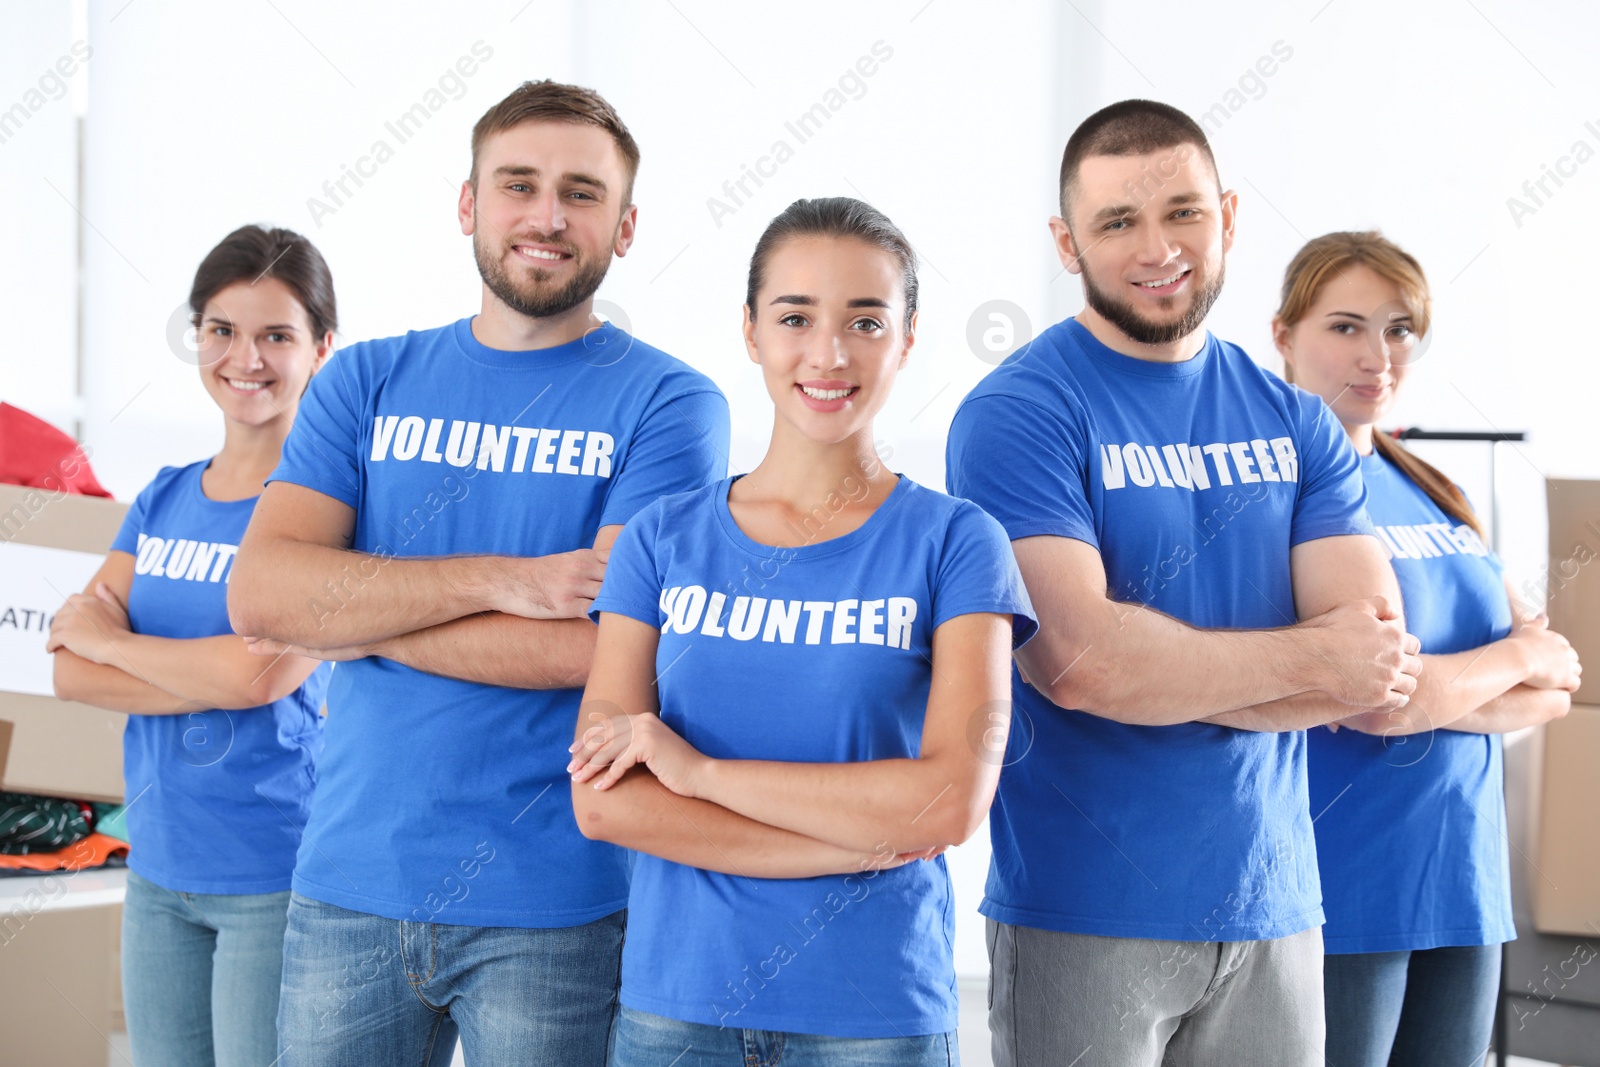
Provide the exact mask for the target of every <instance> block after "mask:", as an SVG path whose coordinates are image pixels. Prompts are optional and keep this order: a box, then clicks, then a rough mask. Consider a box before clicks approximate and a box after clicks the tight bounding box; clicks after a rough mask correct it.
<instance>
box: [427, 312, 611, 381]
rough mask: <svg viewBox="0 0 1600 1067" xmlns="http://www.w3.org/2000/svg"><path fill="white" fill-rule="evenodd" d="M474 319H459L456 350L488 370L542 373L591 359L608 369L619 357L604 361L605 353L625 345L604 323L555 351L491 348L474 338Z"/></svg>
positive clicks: (607, 357)
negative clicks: (536, 371) (534, 371)
mask: <svg viewBox="0 0 1600 1067" xmlns="http://www.w3.org/2000/svg"><path fill="white" fill-rule="evenodd" d="M474 318H476V316H474V315H468V316H467V317H466V318H463V319H457V320H456V324H455V328H454V329H453V330H451V335H452V336H453V337H454V338H455V342H456V347H457V348H458V349H459V350H460V351H461V354H462V355H463V356H465V357H466V358H467V359H469V360H471V361H472V362H473V363H481V364H483V365H484V366H489V367H499V368H502V369H506V370H541V369H545V368H549V367H559V366H564V365H566V364H568V363H576V362H577V361H578V360H580V359H586V358H587V359H590V360H592V361H593V362H594V363H595V364H596V365H597V366H604V365H606V364H608V363H612V362H615V357H613V356H609V355H608V356H606V358H604V359H601V358H600V356H601V354H602V352H604V351H605V350H608V349H610V348H612V346H614V345H619V344H621V342H622V340H623V337H624V334H623V333H622V331H621V330H619V329H617V327H616V326H614V325H612V324H611V323H610V322H605V321H602V322H601V323H600V325H599V327H597V328H596V329H593V330H590V331H589V332H588V333H586V334H584V335H583V336H582V337H580V338H578V339H577V340H575V341H568V342H567V343H566V344H563V345H555V346H553V347H551V348H529V349H518V350H511V349H504V348H490V347H489V346H488V345H486V344H484V343H483V342H482V341H480V340H478V339H477V338H476V337H474V336H473V335H472V320H473V319H474Z"/></svg>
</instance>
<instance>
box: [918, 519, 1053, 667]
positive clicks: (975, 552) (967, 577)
mask: <svg viewBox="0 0 1600 1067" xmlns="http://www.w3.org/2000/svg"><path fill="white" fill-rule="evenodd" d="M978 612H994V613H996V614H999V615H1010V616H1011V646H1012V647H1013V648H1017V647H1020V646H1021V645H1022V644H1024V643H1025V642H1026V641H1027V640H1028V639H1029V638H1030V637H1032V636H1033V635H1034V633H1035V632H1036V631H1037V630H1038V629H1039V624H1038V620H1036V619H1035V618H1034V615H1033V604H1032V603H1031V602H1030V601H1029V600H1028V590H1027V589H1026V587H1024V586H1023V584H1022V572H1021V571H1019V570H1018V569H1017V558H1016V556H1015V555H1013V554H1012V552H1011V542H1010V541H1009V540H1008V539H1007V538H1006V532H1005V530H1004V529H1003V528H1002V527H1001V525H1000V524H999V523H998V522H996V521H995V520H994V518H993V517H992V516H990V515H988V514H985V512H984V511H983V509H982V508H980V507H978V506H977V505H976V504H972V503H969V502H965V501H963V502H962V504H961V506H960V507H958V508H957V509H956V512H955V514H954V515H952V516H951V517H950V525H949V526H948V527H947V528H946V530H945V539H944V550H943V551H942V552H941V553H940V555H939V569H938V573H937V575H936V576H935V581H934V591H933V628H934V629H935V630H937V629H938V628H939V627H940V626H943V625H944V624H945V623H946V622H948V621H949V620H951V619H953V618H955V617H956V616H958V615H971V614H975V613H978Z"/></svg>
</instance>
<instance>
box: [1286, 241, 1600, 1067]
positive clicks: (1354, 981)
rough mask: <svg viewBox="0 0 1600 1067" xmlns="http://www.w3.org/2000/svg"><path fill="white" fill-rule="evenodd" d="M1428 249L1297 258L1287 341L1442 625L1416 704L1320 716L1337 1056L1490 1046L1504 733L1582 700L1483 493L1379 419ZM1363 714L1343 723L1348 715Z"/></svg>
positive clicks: (1418, 630)
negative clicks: (1487, 520) (1492, 523)
mask: <svg viewBox="0 0 1600 1067" xmlns="http://www.w3.org/2000/svg"><path fill="white" fill-rule="evenodd" d="M1430 313H1431V302H1430V299H1429V293H1428V283H1427V279H1426V278H1425V277H1424V276H1423V273H1422V268H1421V267H1420V266H1419V265H1418V263H1417V261H1416V260H1415V259H1413V258H1412V257H1411V256H1410V255H1408V254H1406V253H1405V252H1404V251H1402V250H1401V249H1400V248H1398V247H1397V246H1396V245H1394V244H1393V243H1392V242H1390V241H1388V240H1387V239H1385V238H1384V237H1382V236H1381V235H1379V234H1377V233H1375V232H1368V233H1330V234H1326V235H1324V236H1322V237H1318V238H1317V239H1315V240H1313V241H1311V242H1309V243H1308V244H1307V245H1306V246H1305V247H1304V248H1302V249H1301V250H1300V252H1299V253H1298V254H1297V255H1296V256H1295V258H1294V260H1293V261H1292V262H1291V263H1290V264H1289V268H1288V271H1287V274H1286V276H1285V278H1284V283H1283V294H1282V301H1281V304H1280V306H1279V308H1278V312H1277V315H1276V316H1275V317H1274V319H1273V339H1274V341H1275V343H1276V344H1277V347H1278V351H1279V352H1280V353H1281V354H1282V356H1283V359H1284V364H1285V371H1286V374H1285V376H1286V377H1287V378H1288V379H1289V380H1290V381H1292V382H1294V383H1296V384H1297V385H1300V386H1301V387H1303V388H1304V389H1306V390H1308V391H1309V392H1312V393H1316V394H1318V395H1320V396H1321V397H1322V398H1323V399H1324V400H1325V401H1326V402H1327V403H1328V406H1329V407H1330V408H1331V409H1332V410H1333V413H1334V414H1335V415H1336V416H1337V417H1338V419H1339V421H1340V422H1341V423H1342V424H1343V425H1344V428H1345V431H1346V432H1347V433H1348V434H1349V436H1350V440H1351V443H1352V444H1354V445H1355V448H1356V451H1357V452H1359V453H1360V454H1361V457H1362V458H1361V467H1362V477H1363V479H1364V481H1365V483H1366V488H1367V510H1368V513H1369V514H1370V515H1371V517H1372V521H1373V524H1374V526H1375V527H1376V530H1377V535H1378V539H1379V540H1380V541H1381V542H1382V543H1383V545H1384V548H1385V550H1386V551H1387V552H1388V554H1389V556H1390V558H1391V561H1392V563H1393V566H1394V569H1395V574H1396V576H1397V577H1398V579H1399V582H1400V588H1401V592H1402V595H1403V596H1404V599H1405V613H1406V625H1407V629H1409V630H1410V631H1411V632H1412V633H1414V634H1416V635H1417V637H1418V638H1420V639H1421V641H1422V653H1423V655H1422V661H1423V665H1424V666H1423V670H1422V673H1421V674H1420V675H1419V677H1418V684H1417V691H1416V693H1415V694H1414V695H1413V696H1412V699H1411V702H1410V703H1409V704H1408V705H1407V706H1406V707H1405V708H1404V709H1403V710H1402V711H1397V712H1392V713H1383V712H1374V713H1369V714H1367V715H1362V716H1356V717H1354V718H1351V719H1347V720H1345V721H1344V722H1342V723H1338V724H1334V725H1331V726H1329V727H1328V728H1326V729H1323V728H1318V729H1314V730H1311V731H1309V732H1308V742H1309V749H1308V763H1309V767H1310V801H1311V811H1312V812H1313V814H1314V815H1315V816H1316V823H1315V824H1316V836H1317V861H1318V866H1319V868H1320V871H1321V878H1322V893H1323V908H1324V910H1325V911H1326V913H1327V923H1326V925H1325V926H1324V927H1323V942H1324V946H1325V952H1326V956H1325V960H1324V969H1323V973H1324V984H1325V996H1326V1009H1325V1010H1326V1015H1327V1025H1328V1037H1327V1059H1328V1062H1329V1063H1337V1064H1339V1065H1340V1067H1368V1065H1375V1067H1382V1065H1383V1064H1387V1063H1390V1062H1394V1063H1404V1064H1407V1065H1413V1067H1427V1065H1430V1064H1439V1065H1441V1067H1443V1065H1446V1064H1448V1065H1450V1067H1462V1065H1465V1064H1469V1063H1476V1062H1478V1061H1479V1059H1481V1057H1482V1055H1483V1053H1484V1050H1485V1049H1486V1048H1487V1046H1488V1042H1489V1031H1490V1027H1491V1024H1492V1022H1493V1016H1494V1005H1495V995H1496V991H1497V989H1498V987H1499V971H1500V949H1499V946H1500V943H1501V942H1503V941H1508V940H1510V939H1512V938H1513V937H1515V936H1516V930H1515V927H1514V925H1513V923H1512V917H1511V894H1510V868H1509V863H1508V861H1507V857H1506V851H1505V848H1506V844H1505V843H1506V827H1505V821H1506V820H1505V800H1504V796H1503V794H1502V788H1501V783H1502V766H1501V743H1500V735H1501V734H1503V733H1506V732H1509V731H1511V730H1517V729H1520V728H1522V727H1525V726H1531V725H1534V724H1537V723H1541V722H1545V721H1548V720H1550V719H1554V718H1559V717H1560V716H1562V715H1564V714H1566V711H1567V708H1568V706H1569V704H1570V700H1571V691H1572V690H1574V689H1576V688H1577V686H1578V677H1579V671H1580V668H1579V665H1578V659H1577V655H1576V654H1575V653H1574V652H1573V650H1572V647H1571V646H1570V645H1569V644H1568V643H1567V641H1566V640H1565V639H1564V638H1563V637H1561V636H1560V635H1559V634H1556V633H1554V632H1552V631H1551V630H1550V629H1549V628H1548V624H1547V621H1546V619H1545V617H1544V616H1543V615H1537V614H1532V613H1530V612H1528V611H1526V610H1522V609H1520V607H1519V609H1518V610H1517V611H1516V612H1513V606H1514V605H1515V604H1516V597H1515V594H1514V593H1513V592H1512V590H1511V587H1510V585H1509V584H1508V583H1507V582H1506V580H1505V576H1504V573H1503V570H1502V567H1501V564H1500V561H1499V559H1498V558H1496V556H1495V555H1494V554H1493V553H1492V552H1490V551H1489V549H1488V548H1487V547H1485V545H1484V542H1483V537H1482V532H1483V531H1482V528H1481V526H1480V525H1479V522H1478V519H1477V517H1476V516H1475V515H1474V514H1473V511H1472V508H1471V506H1470V505H1469V504H1468V502H1467V499H1466V497H1465V495H1464V494H1463V493H1462V492H1461V490H1460V489H1459V488H1458V487H1457V486H1456V485H1455V484H1454V483H1453V482H1451V481H1450V479H1449V478H1447V477H1446V476H1445V475H1444V474H1442V473H1440V472H1439V471H1438V470H1436V469H1435V468H1434V467H1432V466H1430V465H1429V464H1427V463H1425V462H1423V461H1422V460H1421V459H1419V458H1418V457H1417V456H1415V455H1413V454H1411V453H1410V452H1408V451H1407V450H1406V449H1405V448H1403V447H1402V446H1401V445H1400V444H1399V443H1398V442H1397V441H1396V440H1394V439H1393V438H1392V437H1389V436H1388V435H1386V434H1384V433H1381V432H1377V431H1376V430H1375V429H1374V427H1375V425H1376V423H1377V422H1378V420H1379V419H1381V418H1383V417H1384V416H1385V415H1386V414H1387V413H1388V411H1389V409H1390V407H1391V406H1392V405H1393V403H1394V399H1395V393H1396V390H1397V389H1398V388H1399V386H1400V384H1401V382H1402V381H1403V380H1404V378H1405V376H1406V374H1407V372H1408V369H1409V367H1410V366H1411V364H1412V363H1413V362H1414V361H1415V358H1416V356H1417V355H1418V354H1419V353H1420V351H1421V340H1422V338H1423V337H1424V336H1425V335H1426V334H1427V331H1428V325H1429V316H1430ZM1341 726H1342V727H1345V729H1340V727H1341Z"/></svg>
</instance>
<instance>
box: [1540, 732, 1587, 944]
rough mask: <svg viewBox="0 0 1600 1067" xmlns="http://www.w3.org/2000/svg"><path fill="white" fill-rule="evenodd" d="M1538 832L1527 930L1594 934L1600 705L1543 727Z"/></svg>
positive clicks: (1584, 934)
mask: <svg viewBox="0 0 1600 1067" xmlns="http://www.w3.org/2000/svg"><path fill="white" fill-rule="evenodd" d="M1543 764H1544V768H1543V781H1542V782H1541V783H1540V797H1539V826H1538V837H1537V839H1536V841H1535V849H1534V859H1533V870H1532V871H1531V872H1530V882H1531V883H1532V890H1533V891H1532V897H1533V925H1534V928H1535V929H1537V930H1539V931H1540V932H1542V933H1547V934H1577V935H1581V936H1586V937H1590V938H1593V937H1596V936H1597V935H1600V706H1596V705H1592V704H1574V705H1573V706H1572V710H1571V711H1570V712H1568V713H1567V717H1566V718H1564V719H1557V720H1556V721H1555V722H1551V723H1547V724H1545V727H1544V757H1543Z"/></svg>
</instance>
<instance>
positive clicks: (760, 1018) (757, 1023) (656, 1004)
mask: <svg viewBox="0 0 1600 1067" xmlns="http://www.w3.org/2000/svg"><path fill="white" fill-rule="evenodd" d="M620 1000H621V1001H622V1005H623V1007H626V1008H632V1009H633V1010H634V1011H645V1012H649V1013H650V1014H651V1015H660V1016H662V1017H663V1018H667V1019H674V1020H676V1021H678V1022H683V1023H693V1024H696V1025H699V1026H719V1027H721V1028H723V1029H742V1030H769V1031H773V1032H777V1033H785V1034H808V1035H810V1036H813V1037H840V1038H879V1037H929V1036H934V1035H938V1034H949V1033H954V1032H955V1029H956V1026H957V1024H958V1023H959V1021H960V1020H959V1012H956V1011H951V1012H949V1013H948V1014H947V1015H945V1016H944V1017H943V1018H942V1020H937V1019H929V1018H928V1017H926V1016H919V1017H916V1018H900V1019H891V1018H889V1017H888V1016H885V1015H881V1014H880V1015H876V1016H875V1017H873V1018H870V1019H869V1018H867V1017H866V1016H862V1017H861V1018H859V1019H852V1020H840V1021H839V1022H838V1024H837V1027H835V1024H834V1022H833V1021H832V1020H830V1021H829V1022H828V1024H827V1025H828V1027H829V1031H828V1032H827V1033H823V1032H822V1031H820V1030H818V1029H817V1028H816V1024H815V1023H812V1022H809V1021H806V1020H802V1019H797V1018H794V1017H792V1016H786V1015H784V1014H782V1013H778V1014H773V1015H763V1014H761V1013H759V1012H752V1011H751V1010H750V1009H748V1008H746V1009H742V1010H740V1011H738V1012H729V1013H728V1014H726V1015H724V1016H722V1018H723V1019H725V1020H727V1021H726V1022H715V1023H708V1022H706V1010H707V1005H702V1006H701V1007H700V1008H699V1009H698V1010H696V1009H694V1008H689V1007H686V1006H684V1005H683V1004H681V1003H679V1002H677V1001H670V1000H657V999H655V998H654V997H648V996H640V995H639V994H638V993H636V992H632V991H630V990H628V989H627V988H626V987H624V988H623V990H622V993H621V996H620ZM941 1021H942V1022H943V1023H944V1024H945V1025H944V1026H942V1027H941V1026H940V1025H939V1023H940V1022H941ZM929 1027H932V1029H929Z"/></svg>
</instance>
